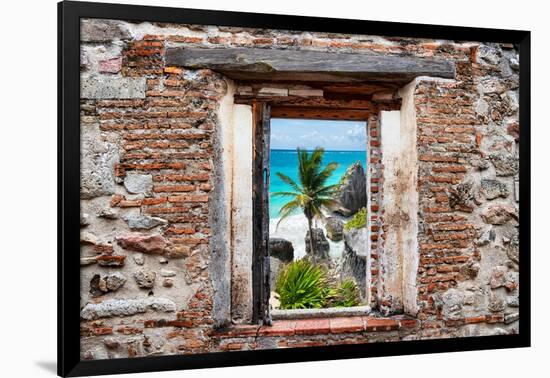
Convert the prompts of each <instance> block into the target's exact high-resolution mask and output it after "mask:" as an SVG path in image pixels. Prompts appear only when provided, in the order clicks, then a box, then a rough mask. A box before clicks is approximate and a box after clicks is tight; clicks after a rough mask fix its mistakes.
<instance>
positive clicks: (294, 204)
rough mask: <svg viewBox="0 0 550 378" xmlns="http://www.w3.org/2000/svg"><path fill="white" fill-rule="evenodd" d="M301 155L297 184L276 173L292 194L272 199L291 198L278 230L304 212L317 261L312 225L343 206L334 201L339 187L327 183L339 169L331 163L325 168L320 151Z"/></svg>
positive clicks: (282, 209) (313, 254)
mask: <svg viewBox="0 0 550 378" xmlns="http://www.w3.org/2000/svg"><path fill="white" fill-rule="evenodd" d="M297 152H298V182H295V181H294V180H293V179H291V178H290V177H288V176H287V175H285V174H283V173H281V172H277V173H276V174H277V176H279V178H280V179H281V180H282V181H283V182H284V183H286V184H287V185H288V186H289V187H290V188H291V189H292V191H288V192H276V193H273V194H272V196H279V197H290V198H291V200H290V201H289V202H287V203H286V204H285V205H284V206H283V207H281V210H280V211H279V215H280V219H279V222H277V226H279V224H280V223H281V222H282V221H283V220H284V219H285V218H287V217H288V216H289V215H291V214H293V213H295V212H296V211H299V210H301V211H303V213H304V215H305V216H306V218H307V223H308V229H309V235H310V238H309V243H310V245H309V247H310V250H311V252H312V253H311V254H312V256H313V258H315V244H314V240H313V239H314V238H313V230H312V221H313V219H314V218H321V219H322V218H324V214H323V212H322V209H323V208H326V209H335V208H337V207H339V206H340V204H339V202H338V201H337V200H336V199H335V195H336V193H337V190H338V188H339V185H338V184H336V185H326V182H327V180H328V179H329V177H330V176H331V175H332V174H333V172H334V171H335V170H336V169H337V168H338V164H337V163H335V162H331V163H328V164H327V165H326V166H325V167H324V168H323V167H322V161H323V156H324V154H325V150H324V149H323V148H321V147H317V148H316V149H315V150H314V151H313V152H311V153H308V152H307V151H306V150H302V149H300V148H298V149H297Z"/></svg>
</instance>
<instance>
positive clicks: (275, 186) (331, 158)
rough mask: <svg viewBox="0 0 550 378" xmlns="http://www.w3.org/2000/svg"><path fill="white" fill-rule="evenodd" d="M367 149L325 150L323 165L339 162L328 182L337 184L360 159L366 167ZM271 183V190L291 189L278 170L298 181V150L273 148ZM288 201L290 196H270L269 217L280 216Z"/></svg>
mask: <svg viewBox="0 0 550 378" xmlns="http://www.w3.org/2000/svg"><path fill="white" fill-rule="evenodd" d="M366 157H367V156H366V151H325V156H324V158H323V165H326V164H328V163H330V162H336V163H338V164H339V166H338V168H337V169H336V171H334V174H333V175H332V177H331V178H329V180H328V182H327V184H329V185H330V184H336V183H337V182H338V181H339V180H340V177H342V175H343V174H344V173H345V172H346V169H347V168H348V167H349V166H350V165H352V164H353V163H355V162H357V161H360V162H361V163H362V164H363V168H366ZM269 168H270V185H269V192H270V193H274V192H281V191H289V189H290V188H289V187H288V185H287V184H285V183H284V182H282V181H281V179H279V177H278V176H277V175H276V174H275V173H276V172H281V173H284V174H285V175H287V176H289V177H290V178H292V179H293V180H295V181H296V182H298V158H297V153H296V150H271V156H270V167H269ZM285 201H288V198H281V197H275V198H272V197H270V202H269V217H270V218H271V219H274V218H278V217H279V210H280V209H281V207H282V206H283V205H284V204H285Z"/></svg>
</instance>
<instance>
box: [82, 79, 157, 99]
mask: <svg viewBox="0 0 550 378" xmlns="http://www.w3.org/2000/svg"><path fill="white" fill-rule="evenodd" d="M145 80H146V78H145V77H136V78H134V77H119V76H112V75H108V76H107V75H95V76H88V77H81V79H80V98H82V99H98V100H99V99H118V100H120V99H135V98H145V90H146V88H147V86H146V82H145Z"/></svg>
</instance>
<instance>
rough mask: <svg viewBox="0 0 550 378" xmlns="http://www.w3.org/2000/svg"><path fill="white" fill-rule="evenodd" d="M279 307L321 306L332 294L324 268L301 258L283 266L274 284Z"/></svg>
mask: <svg viewBox="0 0 550 378" xmlns="http://www.w3.org/2000/svg"><path fill="white" fill-rule="evenodd" d="M275 292H276V293H277V294H279V301H280V308H281V309H300V308H302V309H303V308H321V307H325V306H326V304H327V301H328V299H329V298H330V297H331V296H332V295H333V294H334V290H332V289H331V288H330V284H329V281H328V278H327V273H326V272H325V270H324V269H323V268H322V267H320V266H318V265H313V264H312V263H310V262H309V261H307V260H305V259H302V260H298V261H293V262H291V263H290V264H288V265H287V266H285V267H284V268H283V269H282V270H281V273H280V274H279V276H278V277H277V282H276V285H275Z"/></svg>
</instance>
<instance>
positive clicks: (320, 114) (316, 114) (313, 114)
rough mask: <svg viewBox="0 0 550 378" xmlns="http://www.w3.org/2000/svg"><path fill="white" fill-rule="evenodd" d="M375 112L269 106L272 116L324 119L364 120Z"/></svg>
mask: <svg viewBox="0 0 550 378" xmlns="http://www.w3.org/2000/svg"><path fill="white" fill-rule="evenodd" d="M372 114H377V112H374V111H373V110H359V109H331V108H311V107H307V108H304V107H299V106H273V107H272V108H271V117H272V118H306V119H325V120H347V121H353V120H357V121H366V120H367V119H368V118H369V116H370V115H372Z"/></svg>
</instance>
